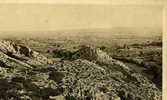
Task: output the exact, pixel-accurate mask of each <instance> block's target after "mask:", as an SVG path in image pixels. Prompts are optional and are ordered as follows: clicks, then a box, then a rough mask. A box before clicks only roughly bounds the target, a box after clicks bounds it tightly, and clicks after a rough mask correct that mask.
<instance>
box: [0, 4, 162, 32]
mask: <svg viewBox="0 0 167 100" xmlns="http://www.w3.org/2000/svg"><path fill="white" fill-rule="evenodd" d="M0 23H1V24H0V31H55V30H63V29H90V28H112V27H139V28H140V27H157V28H159V27H162V6H160V5H109V4H98V5H96V4H44V3H43V4H30V3H29V4H0Z"/></svg>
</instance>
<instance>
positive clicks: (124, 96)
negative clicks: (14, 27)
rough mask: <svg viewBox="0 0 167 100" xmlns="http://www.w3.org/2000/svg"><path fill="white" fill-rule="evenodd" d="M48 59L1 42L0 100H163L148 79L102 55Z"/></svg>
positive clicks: (88, 51)
mask: <svg viewBox="0 0 167 100" xmlns="http://www.w3.org/2000/svg"><path fill="white" fill-rule="evenodd" d="M53 54H54V55H55V59H57V58H58V57H61V58H62V59H61V60H53V59H49V58H47V57H45V56H43V55H42V54H40V53H38V52H36V51H33V50H31V49H30V48H28V47H26V46H24V45H17V44H15V43H13V42H11V41H5V40H1V41H0V99H1V100H161V97H162V96H161V94H162V93H161V91H160V90H159V88H157V86H156V85H155V84H154V83H153V82H152V81H150V80H149V79H148V78H147V77H145V76H143V75H142V74H140V73H137V72H135V71H133V69H131V68H130V67H129V66H128V65H126V64H124V63H123V62H121V61H119V60H116V59H113V58H112V57H110V56H109V55H108V54H107V53H106V52H104V51H102V50H100V49H98V48H94V47H90V46H81V47H79V49H78V50H76V51H73V52H68V51H63V50H62V51H61V50H56V51H53Z"/></svg>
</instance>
